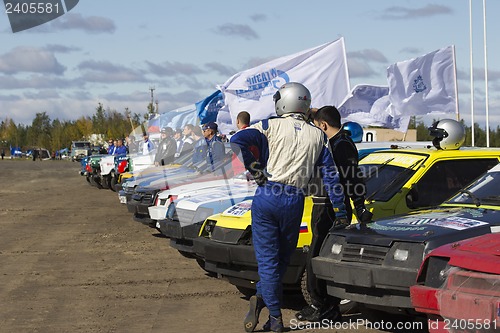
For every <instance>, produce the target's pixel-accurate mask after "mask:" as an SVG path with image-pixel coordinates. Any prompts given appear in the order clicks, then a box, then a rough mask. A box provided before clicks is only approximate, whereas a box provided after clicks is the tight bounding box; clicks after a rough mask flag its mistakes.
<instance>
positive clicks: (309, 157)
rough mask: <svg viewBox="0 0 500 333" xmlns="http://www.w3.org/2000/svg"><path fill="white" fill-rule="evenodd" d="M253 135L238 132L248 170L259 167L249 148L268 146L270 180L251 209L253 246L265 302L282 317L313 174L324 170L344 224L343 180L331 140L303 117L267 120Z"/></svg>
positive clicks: (259, 283)
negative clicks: (287, 275) (284, 287)
mask: <svg viewBox="0 0 500 333" xmlns="http://www.w3.org/2000/svg"><path fill="white" fill-rule="evenodd" d="M251 128H255V129H257V130H258V131H259V132H260V133H261V136H256V135H255V133H254V132H253V131H240V132H238V134H239V136H238V140H231V143H232V144H233V145H235V144H236V145H238V146H239V148H240V149H241V153H242V154H241V155H242V156H243V159H244V161H243V162H244V164H245V167H246V168H247V169H248V170H249V171H251V172H252V166H251V164H252V162H254V161H255V158H253V155H252V154H251V153H250V152H249V147H251V146H253V145H255V146H259V145H262V144H263V142H267V145H268V147H269V157H268V160H267V167H266V169H267V170H266V171H267V174H268V180H267V182H266V183H265V184H264V185H263V186H259V187H258V188H257V190H256V192H255V195H254V199H253V203H252V240H253V245H254V249H255V256H256V258H257V264H258V272H259V278H260V280H259V282H258V283H257V295H258V296H262V298H263V300H264V303H265V304H266V306H267V308H268V309H269V313H270V315H272V316H274V317H277V316H280V315H281V299H282V282H281V281H282V278H283V275H284V273H285V271H286V269H287V266H288V263H289V261H290V257H291V255H292V253H293V251H294V250H295V248H296V246H297V240H298V237H299V231H300V223H301V221H302V214H303V210H304V191H305V189H306V188H307V185H308V183H309V180H310V179H311V177H312V175H313V171H314V170H315V169H316V168H319V171H320V174H321V176H322V179H323V182H324V185H325V188H326V190H327V192H328V195H329V198H330V200H331V202H332V204H333V207H334V210H335V213H336V216H337V217H339V218H345V217H346V212H345V206H344V197H343V194H342V189H341V187H340V185H339V176H338V173H337V170H336V167H335V164H334V162H333V159H332V155H331V154H330V151H329V150H328V147H327V143H328V140H327V138H326V136H325V134H324V133H323V132H322V131H321V130H320V129H319V128H317V127H315V126H313V125H311V124H309V123H307V122H306V121H305V120H304V117H303V115H302V114H286V115H284V116H282V117H276V118H271V119H266V120H262V121H261V122H259V123H257V124H255V125H252V126H251Z"/></svg>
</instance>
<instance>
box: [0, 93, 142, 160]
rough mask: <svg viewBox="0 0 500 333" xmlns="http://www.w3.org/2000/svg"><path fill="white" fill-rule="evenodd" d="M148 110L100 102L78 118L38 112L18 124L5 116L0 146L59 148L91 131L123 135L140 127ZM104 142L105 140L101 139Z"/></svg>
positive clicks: (104, 134)
mask: <svg viewBox="0 0 500 333" xmlns="http://www.w3.org/2000/svg"><path fill="white" fill-rule="evenodd" d="M147 117H148V113H146V114H145V115H140V114H137V113H134V114H132V113H131V112H130V111H129V110H128V109H126V110H125V112H123V113H120V112H118V111H116V110H111V109H109V108H107V109H105V108H104V106H103V105H102V104H101V103H99V104H98V106H97V107H96V109H95V112H94V114H93V115H92V116H82V117H80V118H78V119H77V120H64V121H61V120H59V119H57V118H56V119H54V120H52V119H50V117H49V116H48V115H47V113H46V112H41V113H37V114H36V116H35V118H34V119H33V121H32V123H31V125H23V124H16V123H15V122H14V120H13V119H11V118H6V119H4V120H2V121H1V122H0V149H5V150H8V149H9V148H10V147H21V149H22V150H23V151H24V150H27V149H31V148H47V149H49V150H50V151H56V150H60V149H63V148H69V147H71V142H72V141H79V140H87V139H88V138H89V137H90V136H91V135H92V134H102V135H103V140H107V139H108V138H124V137H125V136H127V135H128V134H129V133H130V132H131V131H132V129H133V128H136V127H138V126H140V125H141V124H142V123H143V122H144V119H147ZM101 143H104V142H101Z"/></svg>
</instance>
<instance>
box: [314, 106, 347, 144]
mask: <svg viewBox="0 0 500 333" xmlns="http://www.w3.org/2000/svg"><path fill="white" fill-rule="evenodd" d="M311 116H312V119H313V121H314V124H315V125H316V126H317V127H319V128H320V129H321V130H322V131H323V132H325V133H326V135H327V136H328V137H332V136H333V135H335V134H337V132H338V131H339V130H340V128H341V127H342V123H341V121H340V113H339V111H338V110H337V108H336V107H335V106H332V105H327V106H323V107H322V108H319V109H318V110H317V111H316V112H311Z"/></svg>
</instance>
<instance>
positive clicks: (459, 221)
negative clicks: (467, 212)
mask: <svg viewBox="0 0 500 333" xmlns="http://www.w3.org/2000/svg"><path fill="white" fill-rule="evenodd" d="M427 224H428V225H435V226H438V227H442V228H450V229H455V230H464V229H469V228H475V227H479V226H481V225H487V224H488V223H486V222H483V221H478V220H472V219H468V218H464V217H453V218H452V219H437V220H433V221H430V222H428V223H427Z"/></svg>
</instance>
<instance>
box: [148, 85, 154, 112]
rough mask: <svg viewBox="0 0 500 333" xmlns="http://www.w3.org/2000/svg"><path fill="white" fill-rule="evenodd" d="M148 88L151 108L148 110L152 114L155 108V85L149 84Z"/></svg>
mask: <svg viewBox="0 0 500 333" xmlns="http://www.w3.org/2000/svg"><path fill="white" fill-rule="evenodd" d="M149 90H150V91H151V104H150V105H151V110H150V112H151V113H152V114H154V113H155V108H154V93H153V92H154V91H155V86H149Z"/></svg>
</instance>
